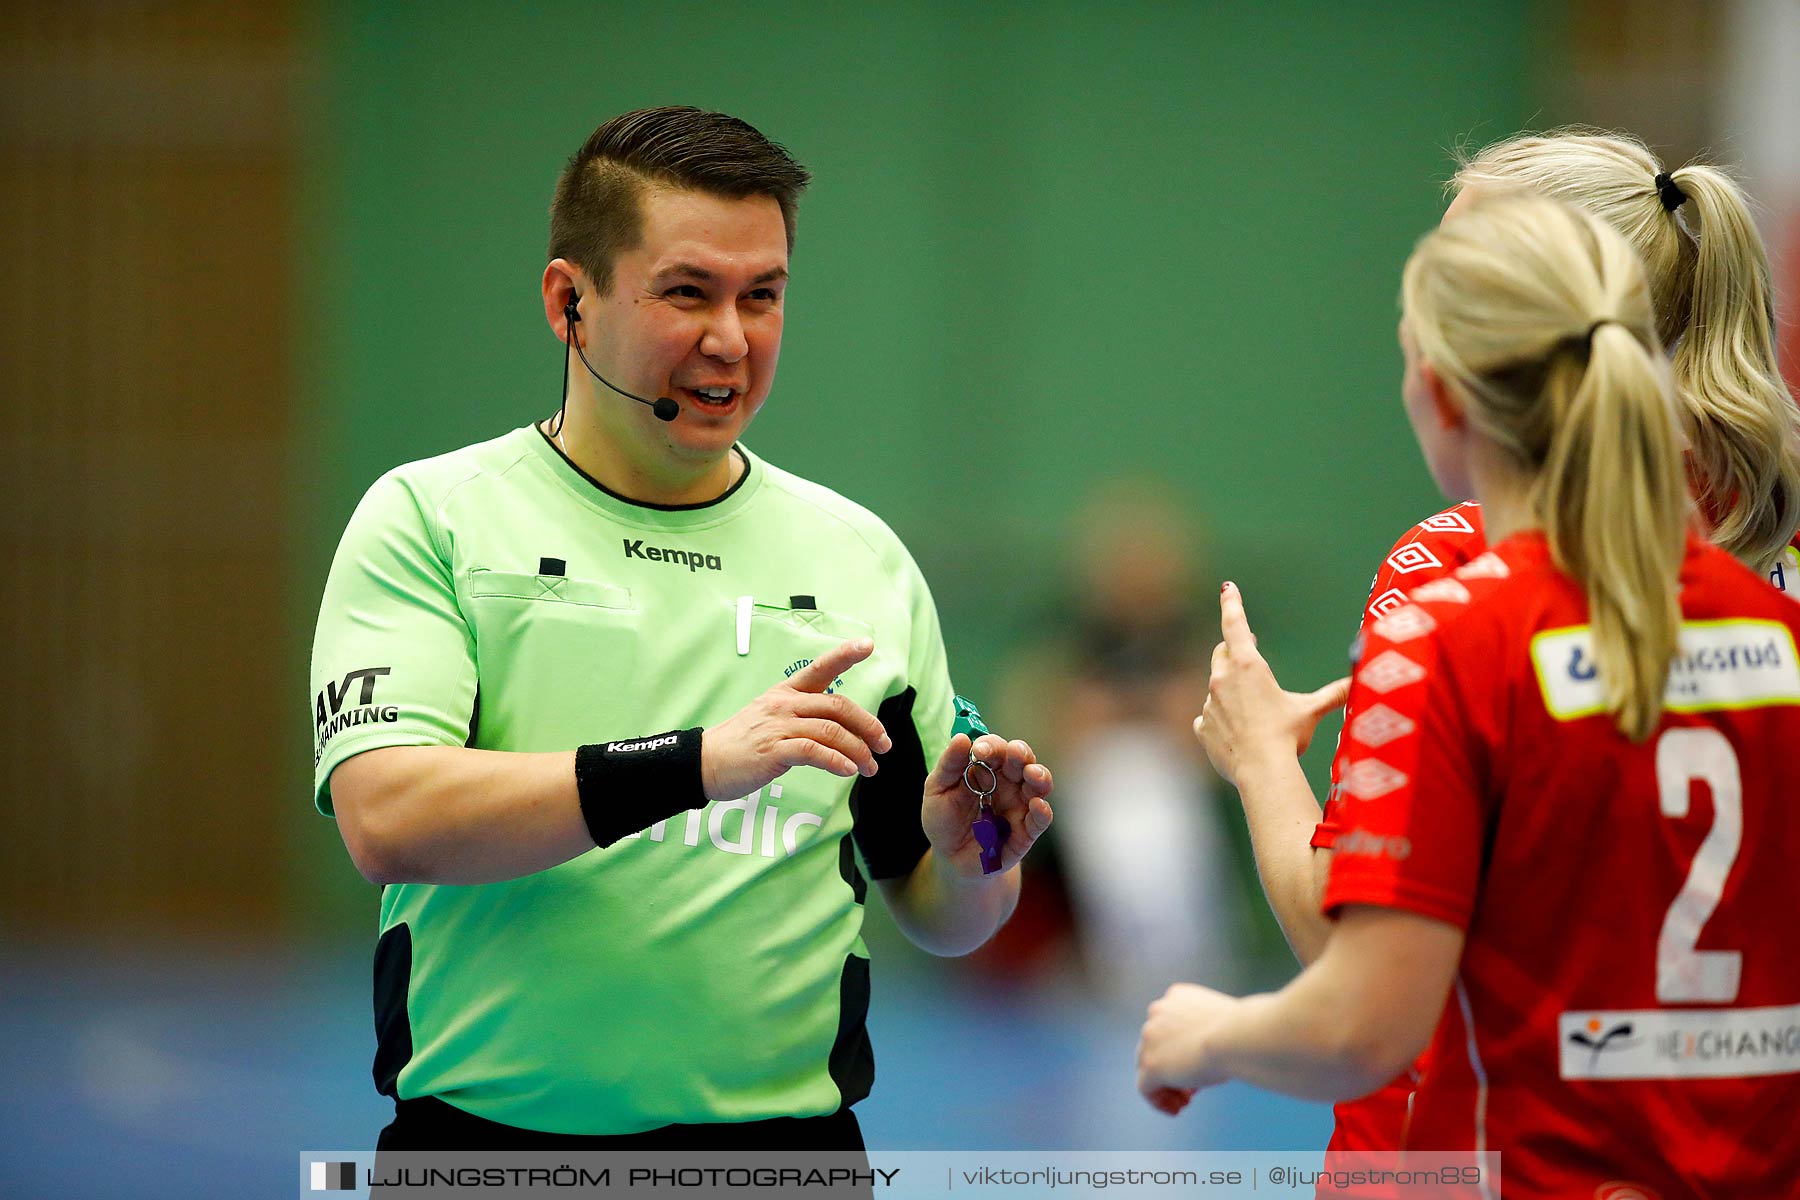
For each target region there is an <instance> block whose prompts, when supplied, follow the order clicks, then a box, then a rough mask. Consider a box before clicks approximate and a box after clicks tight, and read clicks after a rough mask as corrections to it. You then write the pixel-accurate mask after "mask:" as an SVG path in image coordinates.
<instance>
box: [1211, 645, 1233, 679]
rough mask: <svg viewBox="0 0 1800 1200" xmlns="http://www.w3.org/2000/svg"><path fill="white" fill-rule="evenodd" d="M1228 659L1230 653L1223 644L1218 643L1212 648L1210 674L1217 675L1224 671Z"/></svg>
mask: <svg viewBox="0 0 1800 1200" xmlns="http://www.w3.org/2000/svg"><path fill="white" fill-rule="evenodd" d="M1230 657H1231V651H1230V650H1229V649H1227V648H1226V646H1225V643H1224V642H1220V643H1219V644H1218V645H1216V646H1214V647H1213V652H1212V673H1213V674H1214V675H1217V674H1219V673H1220V672H1221V671H1222V670H1224V668H1225V663H1226V661H1227V660H1228V659H1229V658H1230Z"/></svg>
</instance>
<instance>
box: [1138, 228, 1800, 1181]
mask: <svg viewBox="0 0 1800 1200" xmlns="http://www.w3.org/2000/svg"><path fill="white" fill-rule="evenodd" d="M1402 293H1403V318H1402V322H1401V330H1400V337H1401V343H1402V346H1403V351H1404V355H1405V359H1406V375H1405V380H1404V385H1403V393H1404V403H1405V409H1406V412H1407V416H1408V418H1409V421H1410V422H1411V424H1412V426H1413V430H1414V433H1415V435H1416V437H1417V439H1418V441H1419V444H1420V447H1421V449H1422V451H1423V453H1424V457H1425V460H1426V463H1427V465H1428V466H1429V468H1430V470H1431V474H1432V477H1433V478H1434V480H1436V481H1437V482H1438V484H1439V486H1440V488H1441V489H1442V490H1443V491H1444V493H1445V494H1446V495H1448V496H1453V497H1454V496H1465V495H1467V496H1473V497H1474V498H1475V499H1476V500H1477V501H1478V502H1479V503H1480V504H1481V506H1482V511H1483V514H1484V518H1485V529H1486V535H1487V537H1488V538H1489V539H1490V541H1491V542H1492V548H1491V549H1489V550H1487V551H1485V552H1483V553H1482V554H1481V555H1479V556H1478V557H1476V558H1474V559H1472V560H1471V561H1470V562H1469V563H1467V564H1465V565H1464V566H1462V567H1461V568H1459V569H1458V570H1456V571H1455V572H1453V573H1451V574H1450V575H1447V576H1444V577H1441V578H1439V579H1437V580H1435V581H1434V582H1432V583H1430V584H1427V585H1426V586H1424V587H1421V588H1418V589H1415V590H1414V591H1413V592H1411V594H1410V596H1409V597H1408V598H1407V600H1406V601H1405V602H1404V603H1402V604H1401V605H1400V606H1399V607H1397V608H1395V609H1393V610H1392V611H1391V612H1389V613H1388V614H1387V615H1386V616H1384V617H1383V618H1382V619H1381V620H1379V621H1377V622H1376V623H1375V624H1374V625H1373V626H1372V627H1371V629H1370V631H1369V635H1368V638H1367V640H1366V642H1365V643H1364V645H1363V647H1362V650H1361V657H1360V660H1359V663H1358V666H1357V668H1356V674H1355V681H1354V684H1353V693H1352V697H1351V706H1352V708H1353V710H1354V711H1355V712H1357V713H1358V714H1360V715H1359V716H1358V717H1357V718H1356V719H1354V720H1353V721H1352V722H1351V723H1350V724H1349V725H1347V726H1346V729H1345V734H1344V738H1343V742H1344V745H1345V746H1346V747H1347V750H1346V753H1345V755H1344V757H1345V760H1346V766H1345V769H1344V772H1343V776H1342V778H1343V782H1344V799H1343V800H1342V803H1341V807H1340V818H1339V819H1340V825H1341V828H1340V830H1339V833H1338V837H1337V840H1336V853H1335V854H1334V856H1333V858H1332V861H1331V870H1330V876H1329V880H1328V883H1327V885H1326V889H1325V896H1324V907H1325V910H1326V911H1327V912H1328V913H1330V914H1333V915H1335V916H1336V917H1338V921H1337V925H1336V927H1335V928H1334V929H1333V930H1332V931H1331V933H1330V936H1329V937H1328V938H1327V939H1326V940H1325V942H1324V947H1323V950H1322V951H1321V952H1320V953H1319V955H1318V957H1317V958H1316V959H1314V961H1313V962H1312V963H1311V964H1310V965H1309V966H1308V967H1307V968H1306V970H1305V971H1303V972H1302V973H1301V975H1300V977H1299V978H1298V979H1296V980H1295V981H1294V982H1293V983H1291V984H1290V985H1289V986H1288V987H1287V988H1285V989H1283V990H1282V991H1281V992H1280V993H1279V994H1277V995H1271V996H1258V997H1249V998H1246V999H1242V1000H1235V999H1232V998H1230V997H1226V996H1222V995H1220V994H1219V993H1217V992H1214V991H1212V990H1210V989H1207V988H1201V987H1196V986H1194V985H1188V984H1178V985H1176V986H1175V987H1174V988H1171V989H1170V991H1169V993H1168V994H1167V995H1166V996H1165V997H1164V998H1163V999H1162V1000H1160V1001H1158V1002H1157V1004H1155V1005H1153V1006H1152V1008H1151V1015H1150V1019H1149V1021H1148V1022H1147V1023H1146V1026H1145V1029H1144V1036H1143V1041H1142V1044H1141V1046H1140V1078H1139V1084H1140V1090H1141V1091H1142V1092H1143V1093H1144V1094H1145V1096H1146V1097H1148V1098H1150V1099H1151V1100H1152V1102H1153V1103H1155V1104H1156V1105H1158V1106H1159V1107H1161V1108H1163V1109H1164V1110H1165V1111H1170V1112H1173V1111H1178V1110H1179V1109H1180V1107H1181V1106H1182V1105H1184V1104H1185V1103H1186V1101H1187V1099H1188V1098H1189V1097H1190V1096H1191V1092H1190V1091H1189V1090H1188V1089H1193V1088H1198V1087H1207V1086H1212V1085H1214V1084H1217V1083H1220V1082H1223V1081H1225V1080H1227V1079H1232V1078H1237V1079H1243V1080H1246V1081H1248V1082H1251V1083H1254V1084H1257V1085H1259V1086H1263V1087H1269V1088H1272V1089H1276V1090H1280V1091H1284V1092H1288V1093H1291V1094H1295V1095H1305V1096H1313V1097H1319V1098H1328V1099H1343V1098H1347V1097H1351V1096H1356V1095H1359V1094H1362V1093H1364V1092H1366V1091H1368V1090H1369V1089H1370V1088H1372V1087H1375V1086H1376V1085H1378V1084H1379V1083H1381V1081H1383V1080H1384V1079H1388V1078H1391V1077H1392V1074H1393V1072H1394V1071H1395V1069H1397V1068H1398V1067H1400V1066H1401V1065H1402V1064H1404V1063H1406V1062H1408V1061H1411V1060H1412V1059H1413V1057H1414V1056H1415V1055H1417V1054H1418V1052H1419V1050H1420V1049H1421V1047H1422V1046H1423V1044H1424V1043H1425V1042H1426V1040H1427V1039H1428V1038H1433V1035H1434V1033H1435V1039H1434V1040H1433V1043H1432V1048H1431V1051H1430V1053H1429V1055H1428V1056H1427V1058H1426V1060H1425V1061H1426V1069H1425V1070H1424V1072H1423V1074H1422V1077H1421V1078H1420V1080H1419V1082H1418V1085H1417V1087H1416V1088H1415V1089H1414V1091H1413V1094H1412V1096H1411V1100H1410V1103H1409V1108H1408V1111H1407V1116H1406V1125H1405V1130H1404V1134H1403V1136H1402V1138H1401V1140H1400V1142H1399V1144H1398V1148H1401V1149H1407V1150H1449V1151H1474V1152H1483V1151H1498V1152H1500V1153H1501V1154H1502V1155H1503V1162H1502V1164H1501V1165H1502V1168H1503V1170H1504V1181H1505V1194H1506V1195H1508V1196H1530V1197H1539V1196H1542V1197H1552V1196H1575V1195H1581V1196H1588V1195H1599V1194H1601V1193H1602V1192H1603V1191H1608V1190H1609V1189H1611V1190H1616V1191H1617V1192H1618V1194H1621V1195H1622V1194H1625V1193H1626V1192H1628V1191H1629V1192H1631V1193H1632V1194H1639V1195H1660V1196H1669V1197H1672V1196H1720V1197H1723V1196H1747V1195H1774V1194H1777V1192H1778V1191H1780V1192H1785V1190H1786V1189H1787V1188H1789V1187H1790V1186H1791V1184H1792V1181H1793V1179H1794V1178H1795V1177H1796V1173H1797V1172H1800V1147H1797V1146H1796V1144H1795V1142H1794V1140H1793V1138H1792V1137H1791V1136H1790V1135H1791V1128H1790V1127H1791V1123H1792V1112H1793V1109H1794V1106H1795V1104H1796V1103H1800V1053H1796V1050H1795V1047H1794V1045H1793V1041H1792V1038H1791V1037H1784V1036H1783V1031H1784V1030H1790V1031H1791V1029H1792V1028H1793V1025H1794V1023H1795V1021H1796V1020H1797V1019H1800V960H1796V959H1795V957H1794V956H1793V955H1792V953H1791V952H1790V946H1789V944H1788V942H1789V940H1790V939H1789V938H1788V935H1787V934H1786V932H1785V926H1784V924H1783V923H1782V922H1781V921H1779V920H1771V914H1782V913H1786V912H1789V911H1791V910H1792V909H1793V907H1794V904H1795V902H1796V901H1797V900H1800V891H1797V887H1796V884H1795V882H1794V875H1793V872H1792V870H1791V867H1790V865H1789V864H1790V862H1791V859H1792V858H1793V855H1794V853H1795V852H1796V850H1800V813H1797V812H1796V810H1795V808H1794V806H1793V804H1792V803H1791V802H1790V798H1789V796H1788V795H1787V787H1786V781H1787V779H1788V778H1789V777H1790V775H1791V773H1792V772H1791V760H1792V753H1793V747H1794V746H1795V745H1796V744H1800V707H1796V706H1797V705H1800V654H1797V652H1796V649H1795V646H1796V641H1795V638H1796V634H1797V633H1800V608H1796V607H1795V606H1794V604H1793V603H1792V602H1791V601H1790V600H1789V599H1788V598H1786V597H1784V596H1783V595H1781V594H1780V593H1779V592H1777V591H1776V590H1775V589H1773V588H1771V587H1769V586H1768V584H1767V578H1766V576H1765V575H1763V574H1761V573H1760V572H1753V571H1751V570H1748V569H1746V568H1745V566H1744V565H1743V564H1742V563H1740V562H1738V561H1737V560H1736V559H1734V558H1733V557H1732V556H1731V555H1729V554H1727V553H1725V552H1724V551H1723V550H1721V549H1719V548H1717V547H1714V546H1712V545H1709V544H1708V543H1707V542H1706V541H1705V539H1703V538H1701V537H1700V536H1698V535H1697V534H1696V533H1695V532H1694V531H1693V527H1692V523H1691V519H1690V518H1691V511H1692V507H1691V501H1690V498H1689V494H1688V484H1689V475H1690V473H1691V466H1690V464H1687V463H1684V461H1683V460H1684V442H1685V437H1684V425H1685V424H1687V422H1685V421H1684V420H1683V419H1682V418H1683V416H1684V415H1686V414H1688V413H1691V407H1690V406H1686V405H1682V404H1681V403H1680V402H1679V400H1678V395H1677V390H1676V388H1675V387H1674V379H1673V378H1672V373H1671V371H1670V368H1669V364H1668V361H1667V359H1666V357H1665V354H1664V348H1665V340H1664V334H1663V330H1662V329H1661V328H1660V327H1659V325H1658V321H1657V317H1658V316H1659V315H1660V314H1658V313H1656V312H1654V311H1653V307H1652V303H1651V295H1652V289H1651V286H1650V285H1649V283H1648V282H1647V280H1646V277H1645V273H1644V267H1643V263H1642V262H1641V261H1640V259H1639V257H1638V255H1637V253H1636V251H1635V249H1634V247H1633V246H1632V245H1631V244H1630V243H1629V242H1628V241H1627V240H1626V239H1624V238H1623V237H1622V236H1620V234H1619V233H1618V232H1617V231H1616V230H1615V229H1613V228H1612V227H1611V226H1610V225H1608V224H1607V223H1605V222H1603V221H1602V220H1600V219H1599V218H1598V217H1596V216H1594V215H1592V214H1589V213H1587V212H1584V211H1582V210H1580V209H1576V208H1574V207H1571V206H1568V205H1565V204H1563V203H1561V202H1559V201H1555V200H1550V199H1546V198H1543V197H1541V196H1535V195H1492V196H1483V197H1479V198H1477V199H1475V200H1474V201H1473V202H1472V204H1464V205H1459V206H1458V211H1457V212H1456V213H1453V214H1451V215H1450V216H1449V217H1448V218H1446V220H1445V221H1444V223H1443V225H1442V227H1441V228H1440V229H1439V230H1438V231H1436V232H1435V233H1433V234H1430V235H1428V236H1427V237H1426V238H1425V239H1423V240H1422V241H1421V243H1420V245H1419V248H1418V249H1417V250H1416V251H1415V252H1414V254H1413V256H1412V258H1411V259H1410V260H1409V261H1408V263H1407V267H1406V271H1405V276H1404V282H1403V288H1402ZM1221 607H1222V624H1223V628H1224V634H1225V642H1224V644H1223V646H1222V647H1221V648H1220V650H1219V652H1218V653H1217V654H1216V655H1215V659H1214V670H1213V680H1214V682H1213V686H1214V688H1215V689H1217V694H1221V695H1231V696H1232V697H1233V702H1232V703H1230V704H1223V703H1221V704H1219V705H1213V704H1211V703H1210V700H1209V704H1208V708H1207V710H1206V712H1205V713H1204V714H1203V715H1202V718H1201V721H1200V728H1199V732H1200V734H1201V736H1202V737H1203V739H1204V741H1205V744H1206V747H1207V751H1208V753H1209V755H1211V757H1212V759H1213V761H1214V763H1215V764H1216V765H1217V766H1218V767H1219V769H1220V771H1221V773H1222V774H1224V775H1226V776H1227V777H1229V778H1233V779H1235V780H1237V781H1238V782H1239V783H1240V784H1241V785H1245V786H1250V785H1251V784H1252V782H1253V781H1255V780H1258V779H1262V780H1265V781H1266V780H1268V779H1270V778H1285V777H1286V776H1288V775H1289V774H1290V773H1291V772H1290V764H1291V762H1292V760H1293V758H1294V756H1295V747H1296V743H1297V742H1298V741H1300V740H1303V739H1304V737H1305V736H1306V735H1307V734H1308V733H1309V732H1310V729H1311V717H1310V715H1309V714H1306V713H1304V712H1302V711H1299V710H1297V709H1296V707H1295V706H1294V705H1293V704H1292V703H1291V697H1289V696H1288V695H1286V694H1285V693H1283V692H1282V691H1281V690H1280V688H1279V686H1278V685H1277V684H1276V683H1275V680H1274V677H1273V676H1272V674H1270V672H1269V670H1268V666H1267V664H1266V663H1265V662H1263V661H1262V659H1261V657H1260V655H1259V654H1258V653H1257V649H1256V644H1255V638H1254V636H1253V635H1252V633H1251V631H1250V627H1249V625H1248V623H1247V621H1246V619H1245V617H1244V612H1243V607H1242V602H1241V599H1240V597H1239V595H1238V593H1237V591H1236V589H1234V588H1232V587H1230V586H1229V585H1227V587H1226V589H1225V591H1224V593H1223V594H1222V597H1221ZM1452 988H1454V991H1452ZM1446 1000H1450V1001H1451V1002H1450V1003H1449V1006H1448V1008H1447V1009H1446ZM1328 1161H1329V1160H1328ZM1447 1194H1455V1195H1468V1196H1476V1195H1481V1196H1491V1195H1493V1194H1495V1189H1494V1188H1493V1187H1492V1184H1491V1181H1490V1182H1489V1183H1484V1184H1482V1185H1480V1186H1470V1187H1467V1188H1460V1189H1452V1190H1451V1191H1449V1192H1448V1193H1447ZM1609 1194H1610V1192H1609Z"/></svg>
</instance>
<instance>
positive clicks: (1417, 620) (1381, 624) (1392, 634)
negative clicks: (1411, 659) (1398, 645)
mask: <svg viewBox="0 0 1800 1200" xmlns="http://www.w3.org/2000/svg"><path fill="white" fill-rule="evenodd" d="M1436 628H1437V622H1436V621H1434V620H1432V619H1431V615H1430V614H1429V613H1427V612H1426V611H1425V610H1424V609H1422V608H1420V607H1419V606H1418V605H1416V604H1407V605H1404V606H1402V607H1400V608H1396V609H1395V610H1394V611H1393V612H1391V613H1389V614H1388V615H1387V616H1385V617H1383V618H1381V620H1379V621H1377V622H1375V632H1376V633H1377V634H1379V635H1380V636H1382V637H1384V638H1386V639H1387V640H1388V641H1390V642H1410V641H1412V639H1414V638H1416V637H1423V636H1425V635H1426V634H1428V633H1430V632H1431V631H1432V630H1434V629H1436Z"/></svg>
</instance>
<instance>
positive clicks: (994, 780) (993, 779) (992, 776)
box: [963, 757, 1000, 804]
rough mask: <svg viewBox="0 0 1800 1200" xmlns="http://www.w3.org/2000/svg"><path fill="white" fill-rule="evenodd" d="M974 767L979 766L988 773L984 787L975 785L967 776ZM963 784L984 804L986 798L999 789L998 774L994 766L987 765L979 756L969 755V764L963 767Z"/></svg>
mask: <svg viewBox="0 0 1800 1200" xmlns="http://www.w3.org/2000/svg"><path fill="white" fill-rule="evenodd" d="M976 767H980V768H981V769H982V770H984V771H986V772H987V773H988V785H987V787H986V788H985V789H984V788H979V787H976V786H975V781H974V780H973V779H970V778H969V772H970V771H973V770H974V769H975V768H976ZM963 786H964V787H966V788H968V789H969V790H970V791H971V792H974V793H975V795H976V796H977V797H978V798H980V800H981V802H982V803H983V804H986V803H987V798H988V797H989V796H991V795H993V794H994V793H995V792H997V791H999V790H1000V775H999V773H998V772H996V771H995V770H994V768H992V767H990V766H988V765H987V764H986V763H984V762H982V761H981V760H980V759H979V758H974V757H971V758H970V759H969V765H968V766H966V767H964V768H963Z"/></svg>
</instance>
